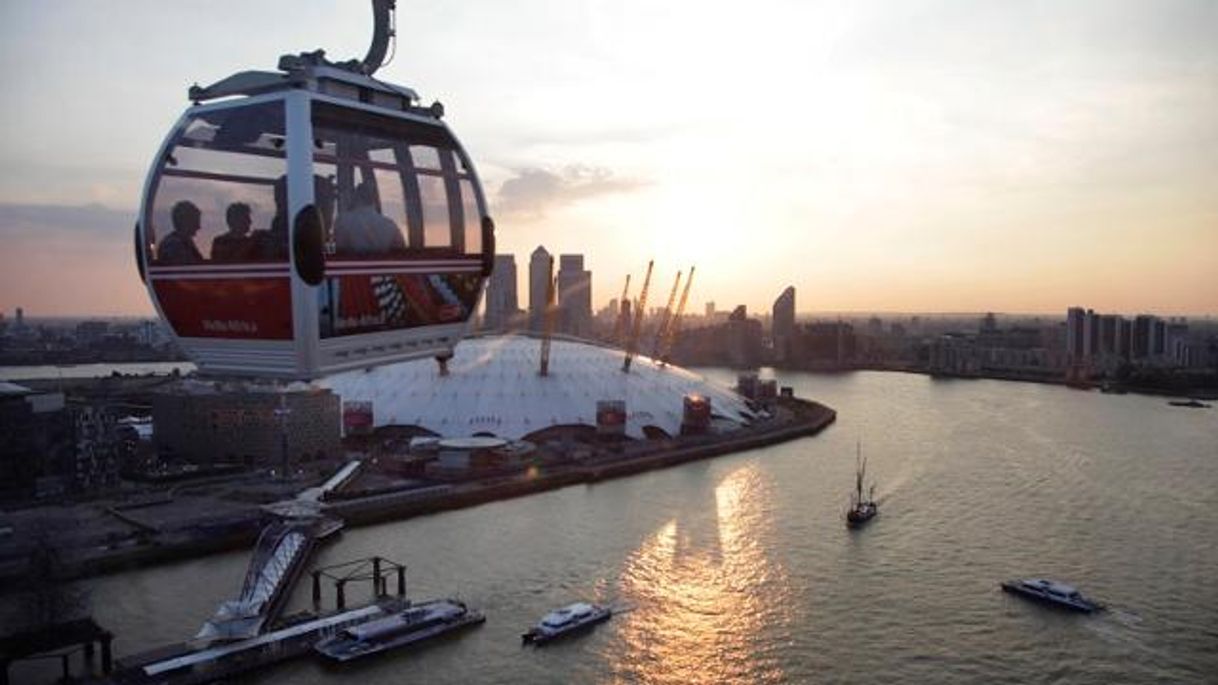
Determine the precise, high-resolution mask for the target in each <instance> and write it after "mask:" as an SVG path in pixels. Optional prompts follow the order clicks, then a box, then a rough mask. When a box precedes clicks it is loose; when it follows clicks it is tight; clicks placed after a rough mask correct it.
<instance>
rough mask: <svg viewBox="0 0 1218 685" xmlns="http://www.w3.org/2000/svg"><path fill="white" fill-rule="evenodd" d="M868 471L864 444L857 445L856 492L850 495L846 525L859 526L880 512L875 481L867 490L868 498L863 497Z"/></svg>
mask: <svg viewBox="0 0 1218 685" xmlns="http://www.w3.org/2000/svg"><path fill="white" fill-rule="evenodd" d="M866 473H867V460H866V459H864V458H863V446H862V444H861V443H858V444H856V445H855V472H854V492H853V493H851V495H850V510H849V511H847V512H846V525H847V526H848V527H850V528H858V527H859V526H862V525H863V524H864V523H867V522H868V521H870V520H871V519H873V518H875V515H876V514H878V513H880V510H879V506H878V505H877V504H876V503H875V483H872V484H871V487H870V488H868V490H867V499H863V477H864V475H865V474H866Z"/></svg>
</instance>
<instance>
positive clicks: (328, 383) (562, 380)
mask: <svg viewBox="0 0 1218 685" xmlns="http://www.w3.org/2000/svg"><path fill="white" fill-rule="evenodd" d="M540 348H541V341H540V340H538V339H536V338H530V337H525V336H521V335H505V336H489V337H481V338H469V339H467V340H465V341H463V342H462V343H461V344H460V345H458V346H457V349H456V354H455V356H454V357H453V359H452V360H451V361H450V362H449V363H448V370H449V373H448V375H447V376H441V375H440V373H439V368H438V365H437V364H436V362H435V361H434V360H432V359H422V360H417V361H411V362H403V363H399V364H391V365H388V366H382V367H377V368H372V369H368V370H362V371H348V372H346V373H341V374H337V375H334V376H331V377H329V378H327V379H325V380H323V381H321V385H323V386H325V387H328V388H331V389H332V390H333V391H334V392H335V393H336V394H337V395H339V396H340V397H341V398H342V399H343V400H344V401H367V402H372V413H373V421H374V425H376V426H388V425H401V426H420V427H423V428H426V429H428V430H431V431H433V432H435V433H438V434H439V435H442V436H445V437H461V436H468V435H473V434H475V433H490V434H493V435H496V436H498V437H501V438H506V439H509V440H515V439H519V438H522V437H524V436H526V435H529V434H530V433H534V432H536V431H539V430H542V429H544V428H549V427H550V426H562V425H572V424H583V425H586V426H595V425H596V403H597V402H598V401H600V400H624V401H625V402H626V413H627V419H626V434H627V435H629V436H630V437H633V438H641V437H643V426H648V425H651V426H657V427H659V428H662V429H663V430H665V431H666V432H667V433H668V434H669V435H676V434H678V433H679V432H680V428H681V414H682V411H683V404H682V401H683V398H684V397H685V395H688V394H691V393H695V394H699V395H703V396H705V397H709V398H710V400H711V409H712V411H713V412H714V414H715V416H716V417H723V418H725V419H728V420H729V421H730V422H732V423H741V422H744V421H747V420H749V419H750V418H751V416H752V415H751V414H750V413H749V410H748V407H747V406H746V405H745V403H744V401H743V400H742V399H741V398H740V396H739V395H737V394H736V393H734V392H732V391H730V390H727V389H726V388H723V387H720V386H717V385H714V384H712V383H710V382H709V381H707V380H706V379H704V378H703V377H701V376H699V375H697V374H695V373H691V372H689V371H687V370H685V369H682V368H679V367H675V366H672V365H668V366H666V367H660V366H659V365H658V364H656V363H654V362H653V361H652V360H651V359H649V358H647V357H637V358H636V359H635V360H634V364H633V365H632V366H631V368H630V373H622V359H623V354H624V353H623V352H622V351H621V350H616V349H611V348H607V347H599V346H597V345H593V344H589V343H582V342H574V341H568V340H554V341H553V342H552V344H551V348H550V374H549V375H548V376H545V377H543V376H540V375H539V374H538V373H537V370H538V368H539V366H540V355H541V349H540Z"/></svg>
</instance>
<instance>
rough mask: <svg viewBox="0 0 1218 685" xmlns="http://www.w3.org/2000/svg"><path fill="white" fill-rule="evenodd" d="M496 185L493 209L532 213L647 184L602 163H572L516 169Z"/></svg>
mask: <svg viewBox="0 0 1218 685" xmlns="http://www.w3.org/2000/svg"><path fill="white" fill-rule="evenodd" d="M515 173H516V175H515V176H514V177H512V178H509V179H507V180H506V181H504V182H503V184H502V185H500V186H499V193H498V195H497V197H496V201H495V211H496V212H497V213H501V214H516V215H525V216H532V217H542V216H545V215H546V214H547V213H548V212H549V211H551V210H554V209H557V208H560V207H564V206H566V205H569V204H572V203H575V202H578V201H580V200H584V199H587V198H590V197H596V196H598V195H609V194H612V193H629V192H633V191H635V190H637V189H639V188H642V187H644V186H646V185H647V183H646V182H645V181H641V180H638V179H625V178H614V177H613V172H611V171H610V170H608V169H605V168H603V167H590V166H584V165H572V166H568V167H565V168H563V169H562V170H560V171H558V172H553V171H547V170H545V169H539V168H524V169H517V170H516V172H515Z"/></svg>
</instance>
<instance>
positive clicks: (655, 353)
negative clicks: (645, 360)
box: [651, 271, 681, 359]
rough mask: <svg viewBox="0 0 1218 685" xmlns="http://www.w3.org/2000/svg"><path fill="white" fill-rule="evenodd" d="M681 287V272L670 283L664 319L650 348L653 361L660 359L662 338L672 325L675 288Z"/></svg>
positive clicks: (675, 297)
mask: <svg viewBox="0 0 1218 685" xmlns="http://www.w3.org/2000/svg"><path fill="white" fill-rule="evenodd" d="M679 287H681V272H680V271H678V272H677V280H675V281H673V282H672V290H669V291H668V304H666V305H664V318H663V320H661V321H660V329H659V330H658V331H656V339H655V344H654V345H652V346H651V356H652V358H653V359H659V358H660V348H661V347H662V346H663V345H664V338H665V336H666V335H667V334H668V325H669V324H671V323H672V306H673V304H675V303H676V301H677V288H679Z"/></svg>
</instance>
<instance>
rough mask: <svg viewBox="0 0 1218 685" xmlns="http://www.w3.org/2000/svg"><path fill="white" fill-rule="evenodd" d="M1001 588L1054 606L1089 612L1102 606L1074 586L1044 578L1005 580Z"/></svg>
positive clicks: (1102, 606)
mask: <svg viewBox="0 0 1218 685" xmlns="http://www.w3.org/2000/svg"><path fill="white" fill-rule="evenodd" d="M1002 589H1003V590H1005V591H1007V592H1011V593H1014V594H1017V595H1023V596H1024V597H1029V598H1031V599H1036V600H1040V601H1042V602H1047V603H1050V604H1054V605H1056V606H1061V607H1065V608H1067V609H1073V610H1075V611H1082V612H1085V613H1088V614H1089V613H1091V612H1093V611H1099V610H1100V609H1103V608H1104V605H1102V604H1100V603H1099V602H1096V601H1093V600H1090V599H1087V598H1086V597H1084V596H1083V595H1082V593H1080V592H1079V591H1078V590H1077V589H1076V588H1075V587H1074V586H1072V585H1066V584H1065V583H1059V582H1057V581H1055V580H1046V579H1045V578H1027V579H1024V580H1007V581H1004V582H1003V583H1002Z"/></svg>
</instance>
